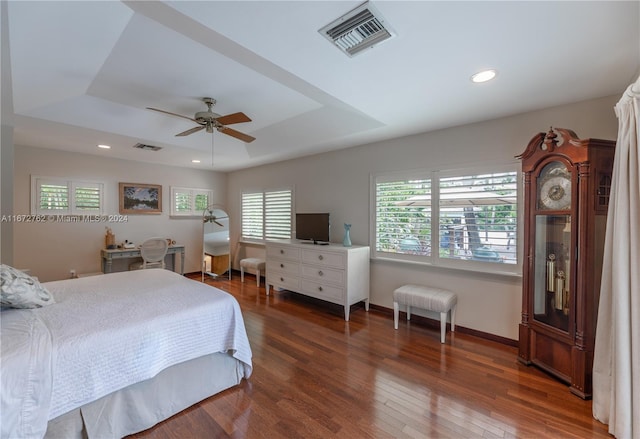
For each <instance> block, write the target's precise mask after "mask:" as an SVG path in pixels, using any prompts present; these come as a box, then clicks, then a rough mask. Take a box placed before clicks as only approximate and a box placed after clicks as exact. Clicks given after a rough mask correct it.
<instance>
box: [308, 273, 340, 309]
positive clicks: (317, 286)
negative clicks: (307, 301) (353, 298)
mask: <svg viewBox="0 0 640 439" xmlns="http://www.w3.org/2000/svg"><path fill="white" fill-rule="evenodd" d="M300 290H301V291H300V292H302V293H304V294H306V295H308V296H312V297H315V298H317V299H323V300H327V301H329V302H333V303H338V304H340V303H343V302H344V289H343V288H340V287H336V286H333V285H328V284H325V283H321V282H313V281H310V280H307V279H301V280H300Z"/></svg>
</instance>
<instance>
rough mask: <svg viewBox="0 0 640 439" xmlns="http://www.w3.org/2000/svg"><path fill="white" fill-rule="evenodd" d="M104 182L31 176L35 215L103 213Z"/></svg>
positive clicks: (32, 208)
mask: <svg viewBox="0 0 640 439" xmlns="http://www.w3.org/2000/svg"><path fill="white" fill-rule="evenodd" d="M103 212H104V183H100V182H89V181H75V180H65V179H58V178H52V177H38V176H32V177H31V213H32V214H34V215H36V214H39V215H42V214H44V215H48V214H56V215H101V214H102V213H103Z"/></svg>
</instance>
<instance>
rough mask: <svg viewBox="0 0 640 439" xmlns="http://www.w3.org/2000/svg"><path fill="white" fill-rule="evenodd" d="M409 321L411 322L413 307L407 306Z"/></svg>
mask: <svg viewBox="0 0 640 439" xmlns="http://www.w3.org/2000/svg"><path fill="white" fill-rule="evenodd" d="M407 320H411V307H410V306H409V305H407Z"/></svg>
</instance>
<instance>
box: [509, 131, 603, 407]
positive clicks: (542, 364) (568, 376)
mask: <svg viewBox="0 0 640 439" xmlns="http://www.w3.org/2000/svg"><path fill="white" fill-rule="evenodd" d="M558 137H559V139H558ZM614 149H615V142H613V141H608V140H599V139H586V140H580V139H578V137H577V135H576V133H574V132H573V131H571V130H567V129H562V128H556V129H555V130H554V129H553V128H552V129H550V130H549V132H548V133H546V134H545V133H539V134H537V135H536V136H535V137H533V139H531V141H530V142H529V145H528V146H527V148H526V150H525V151H524V152H523V153H522V154H521V155H520V156H519V158H521V159H522V171H523V174H524V203H525V204H524V211H525V216H524V266H523V292H522V323H521V324H520V330H519V335H520V341H519V353H518V359H519V360H520V361H521V362H523V363H524V364H527V365H529V364H534V365H535V366H537V367H539V368H541V369H543V370H544V371H546V372H548V373H550V374H551V375H553V376H555V377H557V378H558V379H560V380H562V381H564V382H565V383H567V384H569V385H570V390H571V392H572V393H574V394H576V395H578V396H579V397H581V398H583V399H587V398H590V397H591V392H592V384H591V375H592V364H593V345H594V336H595V325H596V318H597V312H598V300H599V297H600V279H601V272H602V253H603V246H604V235H605V227H606V215H607V208H608V204H609V190H610V187H611V174H612V169H613V156H614Z"/></svg>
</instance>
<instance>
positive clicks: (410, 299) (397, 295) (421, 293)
mask: <svg viewBox="0 0 640 439" xmlns="http://www.w3.org/2000/svg"><path fill="white" fill-rule="evenodd" d="M457 302H458V297H457V296H456V295H455V294H454V293H452V292H451V291H448V290H443V289H441V288H432V287H426V286H423V285H403V286H401V287H400V288H398V289H397V290H395V291H394V292H393V326H394V328H395V329H398V315H399V313H400V310H399V305H406V306H407V320H410V319H411V307H412V306H415V307H417V308H422V309H426V310H429V311H435V312H439V313H440V343H444V338H445V333H446V330H447V313H448V312H449V311H451V332H453V331H455V328H456V326H455V321H456V304H457Z"/></svg>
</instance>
